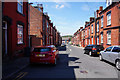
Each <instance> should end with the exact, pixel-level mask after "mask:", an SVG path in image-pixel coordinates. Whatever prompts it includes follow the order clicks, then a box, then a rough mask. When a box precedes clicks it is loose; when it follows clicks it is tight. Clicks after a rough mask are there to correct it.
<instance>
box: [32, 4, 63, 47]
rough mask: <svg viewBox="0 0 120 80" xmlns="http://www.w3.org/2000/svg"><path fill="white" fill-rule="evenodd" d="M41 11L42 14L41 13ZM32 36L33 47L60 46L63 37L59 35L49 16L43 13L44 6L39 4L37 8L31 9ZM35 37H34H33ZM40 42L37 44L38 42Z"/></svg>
mask: <svg viewBox="0 0 120 80" xmlns="http://www.w3.org/2000/svg"><path fill="white" fill-rule="evenodd" d="M40 11H41V12H40ZM30 14H31V16H30V17H31V18H30V35H31V38H33V39H31V46H38V45H55V46H58V45H60V44H61V41H60V42H59V41H58V40H59V39H60V40H61V36H60V34H59V33H58V31H57V29H56V27H55V26H53V23H51V20H50V18H49V16H48V14H47V12H44V13H43V7H42V4H38V5H37V6H34V7H33V6H31V7H30ZM33 35H34V36H33ZM35 38H36V40H34V39H35ZM38 39H39V40H40V41H38V42H35V41H37V40H38Z"/></svg>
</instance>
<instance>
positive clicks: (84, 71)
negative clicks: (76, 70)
mask: <svg viewBox="0 0 120 80" xmlns="http://www.w3.org/2000/svg"><path fill="white" fill-rule="evenodd" d="M80 73H88V72H87V71H80Z"/></svg>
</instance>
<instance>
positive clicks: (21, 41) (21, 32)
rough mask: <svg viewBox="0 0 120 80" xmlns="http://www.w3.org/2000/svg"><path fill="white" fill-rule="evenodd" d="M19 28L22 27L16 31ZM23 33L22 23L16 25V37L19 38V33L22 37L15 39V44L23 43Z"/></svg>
mask: <svg viewBox="0 0 120 80" xmlns="http://www.w3.org/2000/svg"><path fill="white" fill-rule="evenodd" d="M19 28H22V31H19V32H18V30H19ZM23 33H24V32H23V26H22V25H17V39H19V38H18V36H20V35H21V36H22V39H21V40H20V41H19V40H17V44H23V43H24V41H23V40H24V39H23V38H24V36H23Z"/></svg>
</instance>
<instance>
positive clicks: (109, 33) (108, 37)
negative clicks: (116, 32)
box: [107, 31, 111, 44]
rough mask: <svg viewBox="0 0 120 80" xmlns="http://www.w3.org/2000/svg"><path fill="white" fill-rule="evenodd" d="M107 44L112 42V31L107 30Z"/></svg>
mask: <svg viewBox="0 0 120 80" xmlns="http://www.w3.org/2000/svg"><path fill="white" fill-rule="evenodd" d="M107 44H111V31H109V32H107Z"/></svg>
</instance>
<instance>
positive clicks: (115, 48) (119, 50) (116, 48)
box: [112, 47, 120, 52]
mask: <svg viewBox="0 0 120 80" xmlns="http://www.w3.org/2000/svg"><path fill="white" fill-rule="evenodd" d="M112 52H120V48H119V47H114V48H113V50H112Z"/></svg>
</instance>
